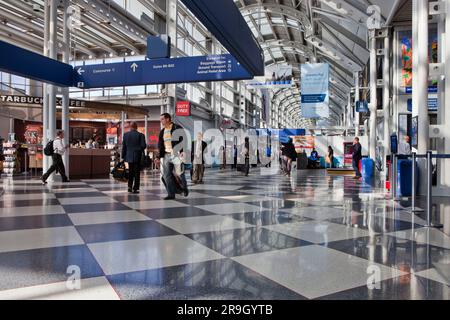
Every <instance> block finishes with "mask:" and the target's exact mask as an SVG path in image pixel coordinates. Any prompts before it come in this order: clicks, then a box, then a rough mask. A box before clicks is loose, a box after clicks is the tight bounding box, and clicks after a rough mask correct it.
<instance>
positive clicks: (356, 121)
mask: <svg viewBox="0 0 450 320" xmlns="http://www.w3.org/2000/svg"><path fill="white" fill-rule="evenodd" d="M353 78H354V80H355V103H354V108H355V118H354V120H355V136H358V135H359V112H356V102H357V101H359V93H360V92H359V72H354V73H353Z"/></svg>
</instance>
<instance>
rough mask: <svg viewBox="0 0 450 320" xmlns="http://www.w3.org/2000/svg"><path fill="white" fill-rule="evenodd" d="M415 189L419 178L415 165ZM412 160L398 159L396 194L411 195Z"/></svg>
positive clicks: (400, 195)
mask: <svg viewBox="0 0 450 320" xmlns="http://www.w3.org/2000/svg"><path fill="white" fill-rule="evenodd" d="M416 177H417V178H416V190H417V186H418V180H419V170H418V167H417V166H416ZM411 187H412V160H406V159H400V160H398V162H397V195H398V196H399V197H410V196H411V195H412V188H411Z"/></svg>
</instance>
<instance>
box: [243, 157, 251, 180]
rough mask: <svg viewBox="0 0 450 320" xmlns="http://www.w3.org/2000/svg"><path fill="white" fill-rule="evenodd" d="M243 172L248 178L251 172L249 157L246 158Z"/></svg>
mask: <svg viewBox="0 0 450 320" xmlns="http://www.w3.org/2000/svg"><path fill="white" fill-rule="evenodd" d="M242 171H243V172H244V174H245V175H246V176H248V173H249V171H250V159H249V158H248V157H246V158H245V164H244V168H243V170H242Z"/></svg>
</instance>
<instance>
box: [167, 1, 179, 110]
mask: <svg viewBox="0 0 450 320" xmlns="http://www.w3.org/2000/svg"><path fill="white" fill-rule="evenodd" d="M166 8H167V16H166V33H167V34H168V35H169V37H170V38H171V39H172V44H173V48H172V54H171V56H172V57H177V56H178V40H177V39H178V25H177V20H178V0H166ZM166 89H167V96H168V97H169V99H168V102H169V104H168V105H167V112H168V113H170V114H171V115H172V116H174V115H175V108H176V107H175V106H176V105H177V99H178V97H177V85H176V84H168V85H166ZM170 97H173V101H172V100H171V99H170Z"/></svg>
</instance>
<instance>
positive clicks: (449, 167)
mask: <svg viewBox="0 0 450 320" xmlns="http://www.w3.org/2000/svg"><path fill="white" fill-rule="evenodd" d="M444 4H445V10H446V14H445V41H442V43H443V44H444V46H445V47H444V49H443V50H444V51H443V52H445V58H444V57H443V59H442V60H443V61H442V62H443V63H444V69H445V70H444V75H445V85H444V99H443V100H444V103H445V110H444V105H442V107H440V108H441V109H443V110H444V114H443V123H444V124H445V125H446V126H447V127H448V126H449V125H450V44H449V43H450V0H445V1H444ZM444 153H445V154H450V136H449V135H447V136H446V137H445V138H444ZM441 163H442V164H444V163H445V165H444V166H442V167H443V168H445V171H444V172H445V176H444V177H443V178H441V185H442V186H443V187H446V188H450V160H448V159H447V160H444V161H441Z"/></svg>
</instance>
